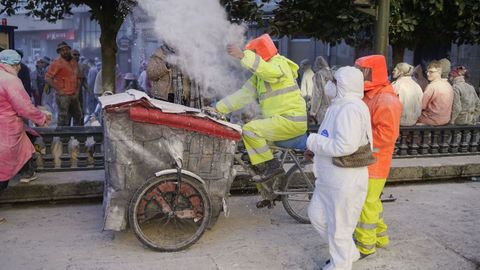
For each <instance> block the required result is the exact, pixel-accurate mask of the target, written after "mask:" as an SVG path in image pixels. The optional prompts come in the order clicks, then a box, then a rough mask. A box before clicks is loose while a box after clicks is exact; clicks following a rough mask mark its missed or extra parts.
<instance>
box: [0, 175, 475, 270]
mask: <svg viewBox="0 0 480 270" xmlns="http://www.w3.org/2000/svg"><path fill="white" fill-rule="evenodd" d="M385 193H387V194H394V195H395V196H396V197H397V198H398V199H397V201H396V202H394V203H385V204H384V208H385V220H386V222H387V224H388V225H389V235H390V237H391V245H390V246H389V247H388V248H386V249H380V250H378V252H377V254H376V256H375V257H372V258H368V259H366V260H364V261H360V262H356V263H355V264H354V266H353V269H355V270H367V269H386V270H389V269H392V270H393V269H401V270H410V269H412V270H413V269H422V270H443V269H461V270H473V269H480V244H478V243H480V229H479V228H480V224H479V222H480V201H479V200H478V198H479V197H480V182H468V183H442V184H428V185H408V186H407V185H402V186H390V187H386V189H385ZM258 199H259V197H258V196H235V197H231V198H230V206H231V212H230V216H229V217H224V216H221V217H220V219H219V221H218V222H217V224H216V225H215V226H214V227H213V229H211V230H208V231H207V232H206V233H205V234H204V235H203V237H202V238H201V239H200V240H199V241H198V242H197V243H196V244H194V245H193V246H192V247H190V248H189V249H187V250H185V251H181V252H175V253H157V252H153V251H150V250H148V249H146V248H144V247H143V246H142V245H141V243H140V242H139V241H137V239H136V238H135V236H134V235H133V233H132V232H130V231H124V232H117V233H114V232H110V231H102V223H103V213H102V207H101V205H100V204H78V205H65V204H63V205H62V204H60V205H45V204H43V205H39V204H29V205H6V204H4V205H1V206H0V216H2V217H5V218H6V219H7V222H6V223H4V224H1V225H0V262H1V266H0V268H1V269H2V270H11V269H12V270H15V269H25V270H29V269H48V270H50V269H52V270H56V269H74V270H80V269H103V270H109V269H112V270H113V269H115V270H118V269H174V270H176V269H215V270H230V269H234V270H235V269H259V270H264V269H265V270H270V269H272V270H273V269H319V268H320V266H321V264H322V262H324V261H325V260H326V259H327V258H328V255H327V254H328V250H327V244H326V243H325V242H323V241H322V240H321V239H320V237H319V235H318V234H317V232H316V231H315V230H314V229H313V227H312V226H311V225H309V224H298V223H296V222H295V221H294V220H293V219H292V218H291V217H290V216H288V214H286V212H285V210H284V209H283V208H282V206H281V205H277V206H276V207H275V208H274V209H273V210H268V209H256V208H255V206H254V205H255V202H256V200H258Z"/></svg>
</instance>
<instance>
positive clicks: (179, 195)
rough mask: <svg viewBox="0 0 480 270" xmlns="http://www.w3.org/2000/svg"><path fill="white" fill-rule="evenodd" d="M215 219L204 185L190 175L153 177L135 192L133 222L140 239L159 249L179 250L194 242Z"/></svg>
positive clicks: (130, 215)
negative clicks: (178, 177) (212, 218)
mask: <svg viewBox="0 0 480 270" xmlns="http://www.w3.org/2000/svg"><path fill="white" fill-rule="evenodd" d="M210 218H211V208H210V199H209V198H208V195H207V192H206V191H205V189H204V187H203V186H202V184H201V183H200V182H199V181H197V180H196V179H194V178H193V177H190V176H188V175H185V174H182V175H181V180H180V181H178V180H177V175H176V174H169V175H162V176H160V177H153V178H151V179H149V180H148V181H147V182H145V184H143V185H142V186H141V187H140V188H139V189H138V190H137V191H136V192H135V194H134V195H133V197H132V200H131V202H130V206H129V221H130V226H131V227H132V229H133V231H134V232H135V235H136V236H137V238H138V240H140V242H142V243H143V244H144V245H146V246H147V247H149V248H151V249H153V250H156V251H178V250H182V249H185V248H187V247H189V246H191V245H192V244H194V243H195V242H196V241H197V240H198V239H199V238H200V237H201V236H202V234H203V232H204V231H205V229H206V228H207V225H208V224H209V222H210Z"/></svg>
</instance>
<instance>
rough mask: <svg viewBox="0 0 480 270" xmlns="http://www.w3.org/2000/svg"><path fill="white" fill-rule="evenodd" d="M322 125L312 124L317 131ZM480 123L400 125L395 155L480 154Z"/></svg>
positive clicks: (312, 128)
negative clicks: (470, 124) (461, 124)
mask: <svg viewBox="0 0 480 270" xmlns="http://www.w3.org/2000/svg"><path fill="white" fill-rule="evenodd" d="M318 128H319V126H309V128H308V131H309V132H317V131H318ZM479 144H480V125H472V126H453V125H447V126H411V127H401V128H400V135H399V137H398V139H397V142H396V143H395V150H394V152H393V158H411V157H437V156H460V155H478V154H480V151H479V150H480V149H479Z"/></svg>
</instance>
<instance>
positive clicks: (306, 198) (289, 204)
mask: <svg viewBox="0 0 480 270" xmlns="http://www.w3.org/2000/svg"><path fill="white" fill-rule="evenodd" d="M314 187H315V177H314V176H313V168H312V163H311V162H309V163H306V164H304V165H302V170H300V168H299V167H298V166H297V165H294V166H293V167H292V168H290V170H288V172H287V174H286V175H285V177H284V179H283V184H282V186H281V187H280V190H281V191H282V192H286V193H290V194H285V195H282V204H283V207H284V208H285V210H286V211H287V213H288V214H289V215H290V216H291V217H293V218H294V219H295V220H296V221H298V222H300V223H304V224H307V223H310V219H309V218H308V205H309V204H310V200H311V199H312V196H313V190H314Z"/></svg>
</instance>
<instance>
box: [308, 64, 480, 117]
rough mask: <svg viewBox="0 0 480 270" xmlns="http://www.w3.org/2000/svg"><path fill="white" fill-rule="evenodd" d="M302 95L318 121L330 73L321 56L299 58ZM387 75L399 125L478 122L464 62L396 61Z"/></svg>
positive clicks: (478, 107) (479, 110)
mask: <svg viewBox="0 0 480 270" xmlns="http://www.w3.org/2000/svg"><path fill="white" fill-rule="evenodd" d="M301 66H302V68H303V70H304V73H303V77H302V80H301V90H302V96H303V97H304V98H305V100H306V101H307V109H308V111H309V115H310V121H311V122H313V123H317V124H320V123H321V122H322V119H323V117H324V115H325V112H326V109H327V108H328V107H329V106H330V103H331V100H330V99H329V98H328V97H327V96H325V85H326V82H327V81H328V80H330V79H331V78H332V76H333V73H334V70H332V69H330V68H329V66H328V64H327V62H326V61H325V59H324V58H323V57H322V56H319V57H317V59H316V60H315V64H314V65H313V67H312V66H311V65H310V63H309V61H308V59H306V60H303V61H302V62H301ZM390 78H391V80H392V86H393V89H394V91H395V93H396V94H397V96H398V97H399V98H400V102H401V103H402V118H401V121H400V125H401V126H413V125H430V126H442V125H449V124H450V125H473V124H476V123H478V122H479V116H480V99H479V97H478V93H477V91H476V90H475V88H474V87H473V85H472V84H470V83H469V82H468V79H469V72H468V70H467V68H466V67H465V66H462V65H458V66H454V67H453V68H452V67H451V63H450V61H449V60H448V59H445V58H444V59H441V60H438V61H437V60H434V61H431V62H430V63H428V64H426V65H417V66H416V67H413V66H412V65H410V64H408V63H404V62H402V63H398V64H396V65H395V67H394V68H393V70H392V72H391V75H390Z"/></svg>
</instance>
